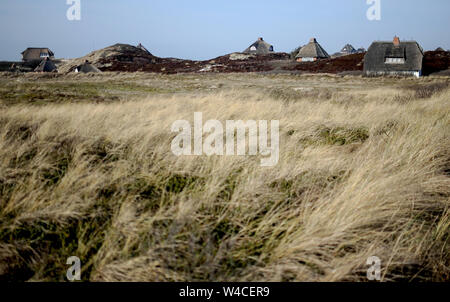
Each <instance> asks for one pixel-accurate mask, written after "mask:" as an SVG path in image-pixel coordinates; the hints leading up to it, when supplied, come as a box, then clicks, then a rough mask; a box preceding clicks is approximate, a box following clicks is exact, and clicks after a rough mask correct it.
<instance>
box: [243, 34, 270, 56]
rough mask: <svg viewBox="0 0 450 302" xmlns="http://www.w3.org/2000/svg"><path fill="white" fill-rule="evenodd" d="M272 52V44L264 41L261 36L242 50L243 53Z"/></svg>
mask: <svg viewBox="0 0 450 302" xmlns="http://www.w3.org/2000/svg"><path fill="white" fill-rule="evenodd" d="M272 52H273V46H272V45H270V44H269V43H267V42H266V41H264V39H263V38H258V40H257V41H256V42H255V43H253V44H252V45H250V46H249V47H248V48H247V49H246V50H244V53H249V54H258V55H264V54H269V53H272Z"/></svg>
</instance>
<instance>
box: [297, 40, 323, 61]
mask: <svg viewBox="0 0 450 302" xmlns="http://www.w3.org/2000/svg"><path fill="white" fill-rule="evenodd" d="M329 57H330V56H329V55H328V53H327V52H326V51H325V49H323V48H322V46H320V44H319V43H318V42H317V40H316V39H315V38H311V40H310V41H309V43H308V44H306V45H305V46H303V47H302V48H301V49H300V51H299V52H298V54H297V56H296V58H319V59H326V58H329Z"/></svg>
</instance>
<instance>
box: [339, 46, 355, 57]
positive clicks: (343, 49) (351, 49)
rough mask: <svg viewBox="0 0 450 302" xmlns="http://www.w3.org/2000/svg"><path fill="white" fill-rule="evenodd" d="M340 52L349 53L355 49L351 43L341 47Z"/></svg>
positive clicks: (352, 52)
mask: <svg viewBox="0 0 450 302" xmlns="http://www.w3.org/2000/svg"><path fill="white" fill-rule="evenodd" d="M340 53H341V54H343V55H351V54H354V53H356V49H355V48H354V47H353V46H352V45H351V44H347V45H345V46H344V47H342V49H341V51H340Z"/></svg>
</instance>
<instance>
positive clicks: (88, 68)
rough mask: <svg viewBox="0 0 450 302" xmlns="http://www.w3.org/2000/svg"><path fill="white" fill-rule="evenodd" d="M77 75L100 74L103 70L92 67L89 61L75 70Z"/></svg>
mask: <svg viewBox="0 0 450 302" xmlns="http://www.w3.org/2000/svg"><path fill="white" fill-rule="evenodd" d="M74 71H75V72H76V73H78V72H81V73H100V72H101V70H100V69H98V68H97V67H95V66H94V65H92V64H91V63H90V62H89V61H88V60H86V61H85V62H84V64H82V65H80V66H78V67H76V68H75V70H74Z"/></svg>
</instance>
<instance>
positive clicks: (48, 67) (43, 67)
mask: <svg viewBox="0 0 450 302" xmlns="http://www.w3.org/2000/svg"><path fill="white" fill-rule="evenodd" d="M34 71H36V72H52V71H57V70H56V65H55V63H53V61H52V60H50V59H47V58H45V59H44V60H42V62H41V63H40V64H39V65H38V67H36V68H35V69H34Z"/></svg>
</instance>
